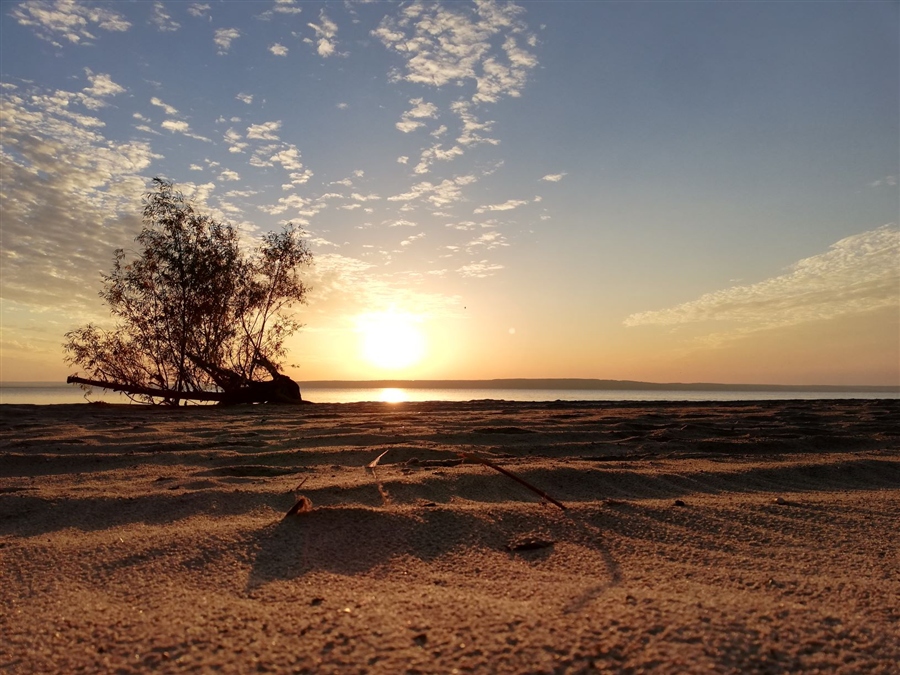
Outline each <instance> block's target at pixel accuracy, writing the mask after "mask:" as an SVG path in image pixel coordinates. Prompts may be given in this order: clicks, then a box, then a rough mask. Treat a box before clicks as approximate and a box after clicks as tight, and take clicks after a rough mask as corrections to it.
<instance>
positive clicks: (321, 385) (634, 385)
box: [0, 378, 900, 394]
mask: <svg viewBox="0 0 900 675" xmlns="http://www.w3.org/2000/svg"><path fill="white" fill-rule="evenodd" d="M297 383H298V384H299V385H300V387H301V388H309V389H388V388H395V389H524V390H529V389H549V390H570V391H571V390H584V391H747V392H761V391H772V392H777V391H781V392H791V391H796V392H835V393H839V392H866V393H885V394H897V393H900V385H897V386H892V385H836V384H811V385H805V384H722V383H716V382H641V381H638V380H601V379H593V378H500V379H491V380H298V381H297ZM57 386H68V385H66V383H65V382H56V381H44V382H0V387H4V388H23V387H57Z"/></svg>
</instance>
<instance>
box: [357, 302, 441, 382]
mask: <svg viewBox="0 0 900 675" xmlns="http://www.w3.org/2000/svg"><path fill="white" fill-rule="evenodd" d="M357 323H358V327H359V331H360V333H361V334H362V353H363V356H364V357H365V359H366V361H368V362H369V363H371V364H372V365H374V366H377V367H378V368H383V369H385V370H400V369H402V368H407V367H409V366H413V365H415V364H416V363H418V362H419V361H421V360H422V357H423V356H424V355H425V338H424V337H423V335H422V332H421V331H420V330H419V328H418V326H417V325H416V324H417V323H418V319H417V317H415V316H413V315H411V314H404V313H401V312H396V311H394V310H391V311H389V312H380V313H377V314H364V315H362V316H360V317H359V319H358V321H357Z"/></svg>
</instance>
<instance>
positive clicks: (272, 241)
mask: <svg viewBox="0 0 900 675" xmlns="http://www.w3.org/2000/svg"><path fill="white" fill-rule="evenodd" d="M143 219H144V227H143V229H142V230H141V233H140V234H139V235H138V236H137V238H136V239H135V241H136V243H137V249H138V250H137V251H134V252H131V253H128V252H126V251H125V250H123V249H118V250H116V252H115V258H114V261H113V269H112V272H111V273H110V274H108V275H103V288H102V290H101V291H100V297H101V298H102V299H103V300H104V302H105V303H106V305H107V306H108V308H109V311H110V313H111V314H112V316H113V317H114V319H115V326H114V327H113V328H112V329H103V328H100V327H98V326H96V325H93V324H88V325H87V326H83V327H81V328H78V329H76V330H73V331H70V332H68V333H66V342H65V344H64V347H65V350H66V354H67V360H68V362H69V363H70V364H72V365H74V366H78V367H80V368H82V369H84V370H85V371H87V373H88V375H89V377H88V378H83V377H76V376H73V377H70V378H69V381H70V382H75V383H78V384H82V385H92V386H100V387H103V388H107V389H113V390H116V391H121V392H124V393H125V394H127V395H128V396H129V397H131V398H133V399H134V400H139V401H143V402H157V403H158V402H162V403H167V404H171V405H177V404H178V403H179V402H180V401H187V400H199V401H220V402H225V403H228V402H231V403H238V402H257V401H265V400H273V401H275V400H280V401H291V400H296V401H299V400H300V392H299V388H297V386H296V384H294V383H293V382H292V381H291V380H289V379H288V378H287V377H285V376H284V375H282V374H281V373H280V372H279V366H280V363H281V360H282V359H283V357H284V356H285V347H284V342H285V339H286V338H287V337H289V336H290V335H292V334H293V333H294V332H295V331H297V330H298V329H299V328H300V324H299V323H297V321H296V320H295V319H294V318H293V316H292V315H291V313H290V308H291V306H292V305H294V304H297V303H303V302H304V301H305V298H306V294H307V291H308V288H307V287H306V286H305V285H304V283H303V281H302V280H301V278H300V272H301V270H302V268H303V267H305V266H306V265H308V264H309V263H310V262H311V260H312V254H311V253H310V251H309V249H308V247H307V245H306V242H305V240H304V239H303V237H302V235H303V232H302V230H300V229H298V228H296V227H294V226H293V225H288V226H286V227H285V228H284V229H283V230H282V231H280V232H274V233H270V234H267V235H265V236H263V237H262V239H261V241H260V242H259V243H258V245H257V246H256V247H255V248H253V249H247V248H246V247H243V246H242V245H241V242H240V240H239V237H238V233H237V231H236V230H235V229H234V228H233V227H232V226H231V225H228V224H225V223H220V222H218V221H216V220H214V219H213V218H211V217H210V216H208V215H204V214H201V213H199V212H198V211H197V210H196V209H195V207H194V206H193V205H192V204H191V203H190V202H189V201H187V200H186V199H185V198H184V196H183V195H182V193H181V192H178V191H177V190H175V188H174V185H173V184H172V183H171V182H169V181H166V180H163V179H160V178H155V179H154V180H153V190H152V191H151V192H150V193H149V194H147V195H146V196H145V199H144V208H143ZM267 377H268V378H270V379H266V378H267Z"/></svg>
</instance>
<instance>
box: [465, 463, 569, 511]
mask: <svg viewBox="0 0 900 675" xmlns="http://www.w3.org/2000/svg"><path fill="white" fill-rule="evenodd" d="M458 454H459V456H460V457H462V458H463V459H467V460H469V461H470V462H477V463H478V464H484V465H485V466H487V467H490V468H491V469H493V470H494V471H499V472H500V473H502V474H503V475H504V476H509V477H510V478H512V479H513V480H514V481H516V482H517V483H519V484H520V485H524V486H525V487H527V488H528V489H529V490H531V491H532V492H534V493H535V494H537V495H540V496H541V497H543V498H544V499H546V500H547V501H548V502H550V503H551V504H553V505H554V506H558V507H559V508H561V509H562V510H563V511H565V510H566V507H565V505H564V504H563V503H562V502H559V501H557V500H556V499H554V498H553V497H551V496H550V495H548V494H547V493H546V492H544V491H543V490H541V489H540V488H539V487H535V486H534V485H532V484H531V483H529V482H528V481H527V480H525V479H524V478H520V477H519V476H517V475H516V474H514V473H513V472H512V471H509V470H507V469H504V468H503V467H502V466H500V465H499V464H495V463H494V462H492V461H491V460H489V459H485V458H484V457H480V456H478V455H476V454H474V453H472V452H460V453H458Z"/></svg>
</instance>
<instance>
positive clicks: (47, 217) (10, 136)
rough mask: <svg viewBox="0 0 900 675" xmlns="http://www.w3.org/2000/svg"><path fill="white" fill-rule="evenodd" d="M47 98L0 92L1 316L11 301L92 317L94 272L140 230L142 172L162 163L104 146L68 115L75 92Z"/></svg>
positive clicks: (85, 121) (92, 129)
mask: <svg viewBox="0 0 900 675" xmlns="http://www.w3.org/2000/svg"><path fill="white" fill-rule="evenodd" d="M52 94H53V95H52V96H50V95H47V93H46V92H44V91H42V90H39V89H32V90H30V91H29V92H27V93H26V92H22V93H18V92H12V93H6V92H4V93H3V94H2V110H3V167H4V170H3V173H4V175H3V190H4V194H3V199H2V200H0V220H2V222H3V227H2V228H0V251H2V255H3V274H2V275H0V297H2V298H3V302H4V312H5V311H6V308H7V307H8V306H9V305H8V303H10V302H13V303H19V305H21V306H22V307H24V308H25V310H24V311H28V310H29V309H30V310H32V311H35V312H38V311H40V312H44V311H49V310H54V311H66V312H76V313H79V312H88V313H90V314H91V315H92V316H93V314H94V313H96V312H97V310H98V309H99V303H98V302H97V299H96V291H97V289H98V288H99V282H100V273H101V272H103V271H107V270H108V269H109V264H110V261H111V259H112V253H113V250H114V249H115V248H116V247H127V246H128V245H129V244H130V243H131V241H132V240H133V238H134V235H135V234H136V233H137V229H138V228H139V220H138V219H137V217H136V216H135V215H134V214H137V213H140V195H141V194H142V193H143V192H145V191H146V188H147V183H146V180H145V178H144V177H143V176H142V175H141V174H142V173H143V172H144V171H146V170H147V169H148V167H149V166H150V165H151V163H152V162H153V160H155V159H157V158H159V157H160V155H157V154H154V153H153V151H152V149H151V147H150V145H149V144H147V143H145V142H142V141H127V142H120V141H114V140H110V139H108V138H106V137H105V136H104V135H103V133H102V130H103V125H102V123H100V124H98V123H96V122H95V121H92V118H90V117H87V116H84V115H80V114H78V113H75V112H73V111H72V110H71V106H70V105H69V104H68V102H69V101H71V100H77V98H78V94H76V93H74V92H65V91H59V90H56V91H53V92H52ZM5 316H7V315H5ZM79 320H80V319H79ZM7 328H8V325H7V324H6V323H5V324H4V332H6V330H7Z"/></svg>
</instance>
